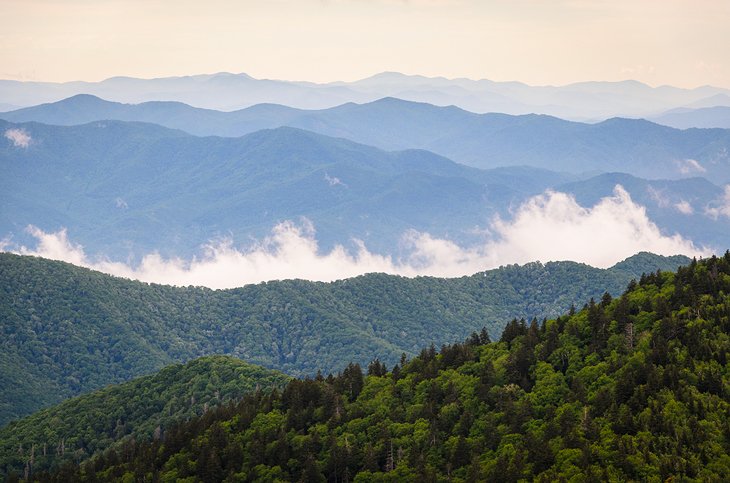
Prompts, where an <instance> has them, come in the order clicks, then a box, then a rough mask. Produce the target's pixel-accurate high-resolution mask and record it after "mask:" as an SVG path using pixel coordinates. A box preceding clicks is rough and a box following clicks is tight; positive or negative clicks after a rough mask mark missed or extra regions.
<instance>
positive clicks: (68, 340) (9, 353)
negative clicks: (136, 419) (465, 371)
mask: <svg viewBox="0 0 730 483" xmlns="http://www.w3.org/2000/svg"><path fill="white" fill-rule="evenodd" d="M688 261H689V259H687V258H686V257H659V256H655V255H650V254H647V253H643V254H639V255H636V256H634V257H631V258H630V259H627V260H626V261H624V262H622V263H619V264H618V265H616V266H614V267H613V268H611V269H608V270H600V269H596V268H592V267H589V266H587V265H583V264H578V263H574V262H557V263H547V264H545V265H543V264H540V263H531V264H528V265H524V266H516V265H512V266H507V267H503V268H500V269H497V270H490V271H486V272H481V273H478V274H476V275H473V276H470V277H462V278H455V279H440V278H432V277H419V278H413V279H409V278H404V277H397V276H389V275H383V274H371V275H365V276H361V277H356V278H353V279H347V280H342V281H338V282H334V283H316V282H306V281H302V280H287V281H281V282H269V283H262V284H258V285H250V286H246V287H242V288H238V289H232V290H217V291H214V290H210V289H206V288H202V287H171V286H163V285H149V284H146V283H142V282H135V281H130V280H125V279H120V278H115V277H111V276H108V275H104V274H101V273H98V272H94V271H91V270H87V269H83V268H79V267H75V266H73V265H70V264H67V263H63V262H57V261H51V260H45V259H41V258H35V257H27V256H18V255H12V254H9V253H0V281H2V283H1V284H0V387H2V388H3V390H2V391H0V427H1V426H3V425H4V424H6V423H7V422H9V421H10V420H13V419H17V418H18V417H22V416H24V415H27V414H30V413H32V412H34V411H36V410H38V409H41V408H43V407H47V406H49V405H51V404H54V403H57V402H60V401H62V400H63V399H66V398H68V397H72V396H75V395H78V394H82V393H84V392H88V391H91V390H94V389H98V388H101V387H104V386H106V385H107V384H111V383H119V382H124V381H128V380H130V379H132V378H134V377H137V376H140V375H144V374H150V373H152V372H154V371H156V370H159V369H161V368H162V367H164V366H166V365H168V364H171V363H175V362H186V361H189V360H191V359H194V358H196V357H201V356H205V355H211V354H229V355H232V356H235V357H237V358H240V359H243V360H246V361H248V362H250V363H253V364H258V365H262V366H265V367H269V368H274V369H278V370H281V371H283V372H285V373H287V374H290V375H293V376H305V375H310V376H313V375H315V374H316V373H317V371H318V370H321V371H322V372H324V373H328V372H337V371H339V370H342V369H343V368H344V366H345V365H346V364H347V362H348V361H353V362H356V363H359V364H367V363H368V361H370V360H372V359H374V358H376V357H377V358H380V360H382V361H384V362H385V363H386V364H388V365H390V366H392V365H393V364H394V363H395V362H396V361H397V360H398V359H399V358H400V355H401V354H402V353H404V352H405V353H406V354H407V355H409V356H412V355H415V354H416V353H417V352H418V351H419V350H420V348H421V347H424V346H427V345H428V344H430V343H432V342H434V343H436V344H437V345H440V344H442V343H451V342H455V341H459V340H463V339H464V338H465V337H466V336H468V335H469V333H471V332H472V331H474V330H477V331H478V330H480V329H481V328H482V327H484V326H486V327H487V329H488V330H489V331H490V332H493V333H499V332H500V331H501V330H502V328H503V325H504V322H505V321H506V320H509V319H511V318H513V317H517V318H522V317H524V318H531V317H534V316H539V317H541V316H542V315H543V314H544V315H548V316H551V315H553V316H554V315H557V314H559V313H560V312H562V311H565V310H567V309H568V308H569V307H570V306H571V304H574V303H582V301H583V300H587V299H588V298H590V297H600V295H601V294H602V293H603V292H604V291H608V292H609V293H612V294H617V293H620V292H621V290H623V287H625V285H626V283H628V281H629V280H630V279H632V278H636V277H638V276H640V275H641V273H642V272H652V271H655V270H657V269H659V268H661V269H665V270H666V269H671V270H674V269H676V267H677V266H679V265H681V264H685V263H688Z"/></svg>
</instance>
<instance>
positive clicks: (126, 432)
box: [0, 356, 290, 479]
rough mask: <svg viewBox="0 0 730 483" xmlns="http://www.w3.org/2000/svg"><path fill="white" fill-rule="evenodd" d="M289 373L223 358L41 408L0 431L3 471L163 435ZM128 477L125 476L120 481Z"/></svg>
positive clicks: (42, 466)
mask: <svg viewBox="0 0 730 483" xmlns="http://www.w3.org/2000/svg"><path fill="white" fill-rule="evenodd" d="M289 380H290V378H289V377H288V376H286V375H284V374H281V373H279V372H277V371H272V370H269V369H264V368H262V367H258V366H254V365H251V364H248V363H246V362H243V361H240V360H237V359H234V358H232V357H226V356H208V357H203V358H199V359H195V360H194V361H191V362H189V363H187V364H185V365H181V364H177V365H172V366H168V367H166V368H164V369H163V370H161V371H160V372H158V373H156V374H153V375H150V376H144V377H140V378H138V379H134V380H132V381H129V382H126V383H123V384H119V385H116V386H109V387H106V388H104V389H100V390H97V391H94V392H92V393H89V394H85V395H83V396H79V397H76V398H73V399H69V400H66V401H64V402H62V403H61V404H58V405H56V406H53V407H51V408H48V409H44V410H42V411H39V412H37V413H35V414H33V415H32V416H28V417H26V418H24V419H21V420H19V421H15V422H12V423H10V424H9V425H7V426H5V427H4V428H2V429H0V474H2V473H5V474H7V473H9V472H11V471H18V472H22V471H23V470H24V467H25V465H26V463H27V462H28V461H30V460H31V459H32V460H33V468H34V471H40V470H46V469H49V468H52V467H58V466H59V465H60V464H62V463H63V462H65V461H80V460H83V459H85V458H87V457H88V456H89V455H92V454H94V453H96V452H98V451H100V450H104V449H106V448H108V447H110V446H112V445H114V444H118V443H119V442H120V441H144V440H150V439H160V438H164V437H165V431H166V428H167V427H169V426H170V425H171V424H172V423H173V422H176V421H184V420H186V419H190V418H192V417H194V416H198V415H201V414H203V413H205V412H206V411H209V410H211V409H213V408H215V407H217V406H220V405H222V404H225V403H228V402H231V401H237V400H239V399H240V398H241V397H242V396H243V395H244V394H246V393H250V392H253V391H255V390H257V389H261V390H265V391H269V390H271V389H273V388H281V387H283V386H284V385H285V384H286V383H287V382H288V381H289ZM122 479H124V478H122Z"/></svg>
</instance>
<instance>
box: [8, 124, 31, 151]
mask: <svg viewBox="0 0 730 483" xmlns="http://www.w3.org/2000/svg"><path fill="white" fill-rule="evenodd" d="M5 138H6V139H9V140H10V142H11V143H13V146H15V147H16V148H27V147H28V146H30V143H31V141H32V138H31V137H30V134H28V131H26V130H25V129H15V128H13V129H7V130H6V131H5Z"/></svg>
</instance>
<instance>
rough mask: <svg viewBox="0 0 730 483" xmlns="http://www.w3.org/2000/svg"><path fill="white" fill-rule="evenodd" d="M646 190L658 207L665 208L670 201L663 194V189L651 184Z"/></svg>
mask: <svg viewBox="0 0 730 483" xmlns="http://www.w3.org/2000/svg"><path fill="white" fill-rule="evenodd" d="M646 190H647V191H648V192H649V197H650V198H651V199H653V200H654V201H655V202H656V204H657V206H658V207H659V208H666V207H667V206H669V204H670V203H671V202H670V201H669V198H667V196H666V195H665V194H664V191H662V190H658V189H656V188H654V187H653V186H651V185H649V186H648V187H647V189H646Z"/></svg>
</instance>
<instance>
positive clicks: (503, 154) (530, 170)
mask: <svg viewBox="0 0 730 483" xmlns="http://www.w3.org/2000/svg"><path fill="white" fill-rule="evenodd" d="M79 103H80V104H79ZM100 106H101V107H103V109H102V110H101V111H98V112H97V108H99V107H100ZM170 107H174V108H182V109H185V110H186V112H188V113H189V115H190V116H189V117H188V118H184V117H183V118H180V117H176V116H174V115H169V113H168V111H167V109H168V108H170ZM256 109H264V110H270V109H274V110H278V111H281V112H286V113H289V114H291V113H292V112H297V113H299V114H300V115H301V116H303V117H301V118H299V121H298V123H299V124H302V125H306V127H308V128H310V129H317V128H319V129H321V130H322V131H325V132H331V133H332V134H337V135H342V136H344V135H346V134H347V135H349V134H348V133H351V134H352V136H351V137H353V138H358V139H361V138H364V139H365V140H368V141H372V142H376V141H377V139H378V137H379V136H382V139H383V140H384V141H383V142H382V143H381V144H382V145H385V146H388V147H390V148H392V147H393V145H394V144H397V145H399V146H401V147H407V148H418V147H421V146H420V145H426V146H429V147H431V146H434V145H436V144H440V146H441V147H440V148H439V147H438V146H436V147H435V149H436V148H438V149H440V150H442V151H449V150H450V149H451V148H448V146H451V147H452V148H453V149H458V150H461V151H462V153H471V154H469V156H475V157H479V156H481V158H480V159H486V160H489V165H493V166H498V165H500V164H507V165H508V166H506V167H500V168H491V169H486V170H483V169H477V168H474V167H468V166H465V165H460V164H457V163H455V162H453V161H451V160H450V159H448V158H445V157H443V156H441V155H438V154H435V153H433V152H431V151H426V150H423V149H406V150H403V151H384V150H381V149H379V148H375V147H372V146H367V145H363V144H358V143H356V142H352V141H348V140H345V139H343V138H333V137H329V136H324V135H321V134H316V133H314V132H311V131H305V130H302V129H299V128H293V127H278V128H274V129H263V130H259V131H255V132H253V133H249V134H247V135H245V136H242V137H219V136H204V137H200V136H193V135H191V134H188V133H186V132H184V131H182V130H178V129H169V128H165V127H162V126H159V125H156V124H149V123H140V122H129V121H114V120H103V121H94V122H91V123H88V124H82V125H75V126H54V125H47V124H40V123H37V122H29V123H10V122H5V121H0V131H1V132H3V133H4V134H5V136H4V137H3V138H0V164H2V166H3V170H4V176H3V177H2V179H0V188H1V190H0V201H2V203H1V204H0V206H1V208H0V235H2V237H3V238H5V239H6V244H7V243H15V244H16V245H19V244H32V242H33V239H32V237H30V236H29V235H28V234H27V232H26V228H27V227H28V226H29V225H33V226H36V227H39V228H40V229H42V230H44V231H45V232H56V231H58V230H61V229H63V228H66V229H67V230H68V234H69V237H70V238H71V240H73V241H74V242H75V243H80V244H81V245H83V246H84V247H85V249H86V250H87V252H88V254H90V255H93V256H96V255H101V256H105V257H109V256H112V258H115V259H116V260H119V259H125V258H127V257H132V258H133V259H137V258H139V257H141V256H142V255H145V254H148V253H151V252H154V251H157V252H159V253H160V254H162V255H163V256H174V257H188V258H189V257H190V256H192V255H194V254H197V253H199V251H200V248H201V246H203V245H205V244H206V243H209V242H210V241H211V240H215V239H232V240H234V241H235V242H237V243H241V242H245V241H246V240H249V239H251V237H254V238H255V239H258V240H261V239H262V238H263V237H266V236H268V235H269V234H270V230H271V229H272V228H273V227H274V226H276V225H277V224H278V223H281V222H284V221H294V222H296V223H299V222H303V220H304V219H306V220H307V221H306V222H305V223H308V222H311V223H312V224H313V226H314V228H315V229H316V239H317V241H318V242H319V244H320V249H323V250H329V249H331V248H332V247H334V246H335V245H338V244H339V245H343V246H345V247H349V248H351V249H357V247H358V245H357V243H355V242H353V240H361V241H362V242H364V243H365V246H366V247H367V248H368V250H371V251H373V252H376V253H386V254H389V255H392V256H394V257H399V256H400V255H402V254H404V252H403V251H402V250H405V249H406V248H407V247H403V245H402V239H403V236H404V234H406V233H408V232H409V231H410V230H416V231H417V232H421V233H428V234H430V235H431V236H434V237H437V238H443V239H448V240H452V241H453V242H455V243H457V244H459V245H461V246H471V245H474V244H478V243H483V240H484V238H483V236H484V235H483V232H484V230H488V229H490V226H491V224H492V223H493V220H494V217H495V216H497V215H498V216H500V217H501V218H502V219H507V220H508V219H509V218H510V217H511V216H512V214H513V212H514V210H515V209H516V208H518V207H519V206H520V205H521V203H524V202H525V201H526V200H528V199H529V198H530V197H533V196H536V195H539V194H541V193H543V192H544V191H545V190H547V189H553V190H556V191H562V192H566V193H569V194H573V195H575V196H577V199H578V201H580V202H581V204H582V205H583V206H592V204H594V203H596V202H597V201H598V199H600V198H601V197H605V196H610V195H611V194H612V193H613V190H614V188H615V187H616V186H617V185H622V186H623V187H624V188H625V189H626V190H627V191H628V193H629V194H630V195H631V197H632V199H634V200H636V201H639V202H640V203H641V204H642V205H643V206H645V207H646V208H647V210H648V213H649V215H650V217H651V219H652V220H653V221H654V222H656V223H657V224H658V226H659V228H660V229H661V230H662V231H663V233H664V234H666V235H673V234H675V233H678V234H680V235H682V236H684V237H686V238H687V239H690V240H692V241H694V242H695V243H697V244H698V245H706V246H708V247H713V248H718V249H721V248H722V247H723V246H727V245H728V244H730V239H728V235H727V233H728V221H729V218H728V217H727V216H725V215H724V213H726V211H725V206H726V204H727V200H726V199H725V193H724V191H723V188H721V187H720V186H717V185H715V184H713V183H712V182H710V181H707V178H710V179H712V180H713V182H723V180H726V179H728V177H730V163H728V162H727V160H725V158H723V156H725V157H727V147H726V146H727V145H728V144H729V143H730V131H728V130H719V129H713V130H688V131H680V130H675V129H671V128H667V127H663V126H659V125H656V124H652V123H649V122H647V121H632V120H624V119H614V120H612V121H606V122H604V123H602V124H599V125H588V124H580V123H573V122H567V121H562V120H559V119H556V118H550V117H545V116H518V117H514V116H506V115H484V116H480V115H476V114H471V113H468V112H466V111H462V110H460V109H456V108H439V107H434V106H428V105H424V104H417V103H410V102H404V101H399V100H395V99H384V100H381V101H378V102H375V103H371V104H367V105H354V104H353V105H346V106H341V107H338V108H335V109H332V110H327V111H321V112H318V113H312V112H309V113H308V114H307V111H292V110H290V109H288V108H284V107H281V106H258V107H257V108H251V110H256ZM247 111H249V110H247ZM64 112H68V115H65V114H63V113H64ZM125 112H126V113H127V114H128V116H127V114H124V113H125ZM206 112H207V111H206ZM130 113H131V114H130ZM166 113H167V114H166ZM21 114H24V115H27V116H29V117H33V116H37V117H39V118H42V119H44V120H47V121H53V122H60V121H61V120H62V118H63V117H64V116H66V117H67V119H68V121H69V122H76V121H82V120H88V119H89V118H95V117H106V116H107V115H112V114H115V115H119V116H120V117H131V118H137V117H139V118H142V119H148V120H161V119H169V120H170V121H169V124H171V125H178V126H179V127H188V128H190V129H191V130H194V126H195V125H197V124H199V123H197V122H196V121H195V119H196V116H198V115H199V114H201V111H199V110H197V109H194V108H190V107H187V106H182V107H181V106H179V105H172V106H171V105H169V104H164V103H163V104H149V105H148V104H144V105H139V106H123V105H120V104H114V103H107V102H105V101H101V100H99V99H96V98H91V97H77V98H73V99H69V100H67V101H64V102H62V103H60V104H56V105H49V106H40V107H39V108H37V109H32V110H29V111H18V112H17V115H18V116H20V115H21ZM203 114H205V112H203ZM243 114H245V116H250V117H249V120H253V119H258V118H259V115H258V114H255V113H250V112H249V113H248V114H246V112H243ZM243 114H242V115H243ZM315 114H316V116H320V117H318V118H316V119H319V120H318V121H315V118H309V117H306V116H309V115H311V116H315ZM201 115H202V114H201ZM207 115H214V116H219V117H220V118H221V119H227V118H228V116H233V117H234V118H235V116H237V115H238V113H221V112H213V113H211V112H208V113H207ZM245 116H244V117H241V119H243V118H245ZM20 117H22V116H20ZM181 119H187V120H184V121H183V120H181ZM388 119H391V120H394V119H398V121H392V122H391V123H389V122H388V121H387V120H388ZM325 120H327V122H326V123H325ZM279 121H281V119H279ZM305 121H306V122H305ZM160 122H162V121H160ZM205 122H207V121H205V120H204V119H200V124H204V123H205ZM226 122H227V121H226ZM251 122H253V121H251ZM223 124H225V123H223ZM295 124H296V123H295ZM181 125H182V126H181ZM211 125H215V123H213V124H211ZM249 127H250V126H249ZM257 127H260V126H257ZM250 128H251V129H252V127H250ZM343 130H349V131H348V133H344V132H342V131H343ZM357 133H362V134H361V135H356V134H357ZM399 133H404V135H403V136H400V137H399ZM477 133H481V134H477ZM439 135H440V136H441V139H442V141H441V142H440V143H438V142H436V141H435V139H437V138H438V136H439ZM18 136H20V137H18ZM447 138H448V139H447ZM469 139H471V140H473V142H472V143H471V147H469V145H468V140H469ZM389 140H390V141H389ZM564 152H570V153H571V154H570V155H569V156H568V155H566V156H563V155H561V154H560V153H564ZM723 152H724V153H726V154H724V155H723V154H722V153H723ZM485 153H486V154H485ZM463 156H466V155H463ZM683 156H693V157H692V158H687V159H685V160H684V161H682V162H678V161H677V160H678V159H684V158H682V157H683ZM652 160H653V161H652ZM639 161H640V162H639ZM519 163H529V164H533V165H538V166H539V165H542V166H550V167H551V169H550V170H548V169H545V168H536V167H529V166H518V165H517V164H519ZM570 168H572V170H571V169H570ZM612 168H616V170H617V171H623V172H624V173H633V175H621V174H603V175H599V176H598V177H595V176H591V173H586V172H580V171H586V170H589V169H591V170H594V171H596V170H597V171H616V170H614V169H612ZM556 170H557V171H556ZM571 171H572V172H571ZM642 173H645V174H647V175H648V176H649V177H651V178H654V177H656V176H657V174H658V173H660V174H661V176H662V177H675V178H676V177H681V179H677V180H673V181H669V180H666V181H661V180H646V179H641V174H642ZM593 174H595V173H593ZM692 176H703V177H704V178H696V177H695V178H693V177H692ZM434 193H438V194H439V196H433V195H434ZM8 240H9V241H8Z"/></svg>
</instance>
